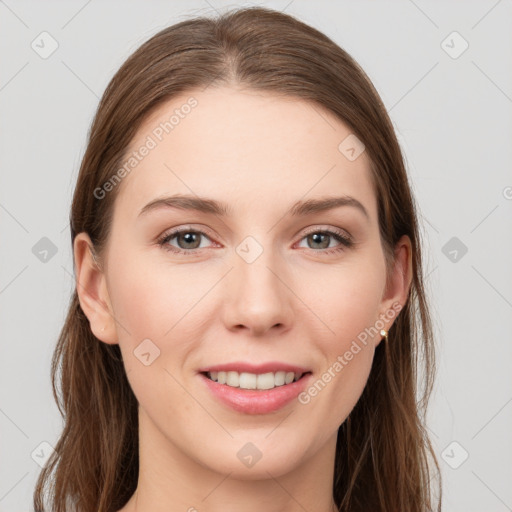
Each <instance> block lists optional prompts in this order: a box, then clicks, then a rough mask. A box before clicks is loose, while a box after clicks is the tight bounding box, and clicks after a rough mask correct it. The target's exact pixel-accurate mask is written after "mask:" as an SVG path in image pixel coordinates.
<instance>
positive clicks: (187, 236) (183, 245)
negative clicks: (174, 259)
mask: <svg viewBox="0 0 512 512" xmlns="http://www.w3.org/2000/svg"><path fill="white" fill-rule="evenodd" d="M202 237H205V238H207V239H208V240H209V239H210V238H209V237H208V235H207V234H206V233H204V232H203V231H198V230H195V229H189V228H185V229H177V230H174V231H172V232H170V233H165V234H164V235H163V236H162V237H161V238H160V239H159V240H158V244H159V245H160V246H161V247H162V248H163V249H165V250H167V251H171V252H174V253H180V254H191V253H192V254H194V253H195V250H196V249H203V248H204V246H203V247H201V238H202ZM173 239H176V242H177V244H178V247H175V246H174V245H172V244H170V242H171V240H173Z"/></svg>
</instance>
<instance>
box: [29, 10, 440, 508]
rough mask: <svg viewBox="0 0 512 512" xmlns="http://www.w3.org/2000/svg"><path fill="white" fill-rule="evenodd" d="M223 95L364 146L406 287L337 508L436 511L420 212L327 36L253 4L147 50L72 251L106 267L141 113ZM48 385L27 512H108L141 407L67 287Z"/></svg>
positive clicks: (188, 24)
mask: <svg viewBox="0 0 512 512" xmlns="http://www.w3.org/2000/svg"><path fill="white" fill-rule="evenodd" d="M223 86H227V87H246V88H247V89H251V90H256V91H262V92H268V93H269V94H276V95H283V96H286V97H290V98H292V99H297V100H299V101H300V100H302V101H308V102H312V104H313V105H315V106H317V107H320V108H323V109H326V110H327V111H329V112H331V113H333V114H334V115H335V116H336V117H337V118H339V119H340V120H341V121H342V122H344V123H345V124H346V125H347V126H348V127H349V128H350V130H351V131H352V132H353V133H354V134H355V135H356V136H357V137H358V138H359V139H360V140H361V141H362V142H363V143H364V145H365V151H366V153H367V155H368V157H369V161H370V173H371V180H372V184H373V187H374V190H375V195H376V198H377V204H378V221H379V232H380V237H381V243H382V247H383V250H384V254H385V260H386V269H387V272H388V276H389V275H390V274H389V272H390V271H391V268H392V264H393V261H394V259H393V258H394V248H395V245H396V243H397V242H398V240H399V239H400V237H401V236H402V235H408V237H409V238H410V240H411V245H412V282H411V287H410V290H409V295H408V298H407V302H406V304H405V305H403V308H402V309H401V311H400V313H399V315H398V317H397V318H396V320H395V322H394V323H393V325H392V327H391V328H390V330H389V341H388V342H387V343H384V342H383V343H380V344H379V345H378V346H377V348H376V350H375V354H374V360H373V365H372V368H371V372H370V375H369V378H368V381H367V383H366V386H365V388H364V391H363V393H362V395H361V397H360V399H359V400H358V402H357V403H356V405H355V407H354V408H353V410H352V411H351V413H350V415H349V416H348V418H347V419H346V421H344V422H343V424H342V425H341V426H340V427H339V429H338V436H337V445H336V455H335V467H334V482H333V500H334V502H335V504H336V505H337V506H338V508H339V510H340V511H343V512H346V511H350V512H363V511H364V512H367V511H368V510H371V511H373V512H377V511H381V512H397V511H404V512H405V511H407V512H426V511H431V510H434V507H435V505H434V501H435V500H433V499H432V493H433V489H432V487H433V486H432V485H431V480H432V478H431V474H432V471H433V469H434V472H435V474H436V476H438V478H439V496H438V498H439V503H438V508H437V510H438V511H440V510H441V480H440V478H441V475H440V469H439V464H438V461H437V459H436V456H435V453H434V450H433V448H432V444H431V442H430V440H429V436H428V433H427V429H426V419H425V416H426V409H427V404H428V401H429V398H430V394H431V392H432V387H433V383H434V374H435V371H436V368H435V346H434V338H433V329H432V320H431V314H430V312H429V307H428V301H427V297H426V291H425V285H424V282H423V274H422V257H421V247H420V238H419V230H418V219H417V213H416V212H417V207H416V205H415V201H414V198H413V195H412V192H411V187H410V185H409V181H408V177H407V172H406V169H405V164H404V159H403V156H402V153H401V150H400V146H399V144H398V141H397V138H396V135H395V132H394V129H393V125H392V123H391V121H390V118H389V116H388V113H387V111H386V109H385V107H384V105H383V103H382V101H381V99H380V97H379V95H378V93H377V91H376V89H375V88H374V86H373V84H372V82H371V81H370V79H369V78H368V76H367V75H366V74H365V72H364V71H363V70H362V69H361V68H360V66H359V65H358V64H357V63H356V62H355V60H354V59H353V58H352V57H351V56H350V55H349V54H347V53H346V52H345V51H344V50H343V49H342V48H340V47H339V46H338V45H337V44H336V43H334V42H333V41H332V40H331V39H330V38H328V37H327V36H326V35H324V34H322V33H321V32H320V31H318V30H316V29H315V28H312V27H311V26H309V25H307V24H305V23H303V22H301V21H300V20H298V19H296V18H295V17H293V16H291V15H286V14H283V13H281V12H277V11H274V10H271V9H267V8H261V7H249V8H241V9H235V10H231V11H228V12H226V13H224V14H222V15H219V16H217V17H215V18H209V17H196V18H192V19H187V20H185V21H182V22H179V23H177V24H175V25H173V26H170V27H167V28H165V29H163V30H161V31H160V32H158V33H157V34H156V35H154V36H153V37H151V38H150V39H149V40H148V41H146V42H145V43H144V44H142V45H141V46H140V47H139V48H138V49H137V50H136V51H135V52H134V53H133V54H132V55H130V56H129V58H128V59H127V60H126V61H125V62H124V63H123V65H122V66H121V68H120V69H119V70H118V71H117V73H116V74H115V75H114V77H113V78H112V80H111V81H110V83H109V84H108V86H107V88H106V90H105V92H104V94H103V97H102V98H101V100H100V103H99V106H98V109H97V112H96V114H95V117H94V120H93V122H92V126H91V129H90V131H89V134H88V144H87V147H86V150H85V153H84V156H83V159H82V162H81V167H80V172H79V175H78V178H77V183H76V188H75V191H74V196H73V201H72V207H71V212H70V226H71V243H72V245H73V242H74V239H75V236H76V235H77V234H78V233H80V232H86V233H87V234H88V235H89V236H90V238H91V241H92V243H93V245H94V249H95V252H96V254H97V255H98V257H99V258H100V260H101V255H102V254H103V252H104V248H105V243H106V240H107V237H108V236H109V230H110V228H111V221H112V211H113V205H114V201H115V198H116V195H117V193H118V190H119V187H117V188H115V189H114V190H112V191H111V192H109V193H108V194H106V196H105V197H104V198H102V199H101V200H100V199H98V198H97V197H96V196H95V194H94V193H93V191H94V190H95V189H97V188H98V187H101V186H102V185H103V184H104V183H105V182H106V181H108V180H109V179H110V178H111V177H112V176H113V175H114V174H115V171H116V169H118V168H119V166H120V165H121V163H122V162H123V159H124V156H125V153H126V151H127V148H128V146H129V144H130V142H131V141H132V140H133V137H134V135H135V134H136V133H137V130H138V129H139V127H140V126H141V124H142V122H143V121H144V120H145V119H146V118H147V117H148V115H149V114H150V113H152V112H154V111H155V109H157V108H158V107H159V105H161V104H163V103H164V102H167V101H169V100H170V99H172V98H173V97H175V96H177V95H178V94H185V93H187V92H190V91H193V90H194V89H197V88H201V89H205V88H206V87H223ZM59 369H60V390H61V396H60V397H59V396H58V392H57V389H56V388H57V384H56V381H57V372H58V370H59ZM51 379H52V388H53V395H54V398H55V400H56V402H57V405H58V408H59V411H60V413H61V415H62V416H63V418H64V426H63V431H62V433H61V436H60V438H59V439H58V442H57V444H56V447H55V451H54V453H53V454H52V456H51V457H50V459H49V461H48V463H47V465H46V466H45V467H44V468H43V469H42V471H41V473H40V475H39V478H38V481H37V484H36V488H35V491H34V495H33V499H34V507H35V510H36V511H37V512H44V511H45V510H51V511H52V512H68V511H69V510H70V509H71V510H73V511H74V510H76V511H79V512H116V511H117V510H119V509H120V508H122V507H123V506H124V505H125V504H126V502H127V501H128V500H129V498H130V497H131V495H132V494H133V493H134V492H135V490H136V487H137V481H138V472H139V454H138V448H139V446H138V402H137V399H136V397H135V395H134V393H133V391H132V389H131V387H130V385H129V382H128V379H127V377H126V373H125V368H124V365H123V360H122V357H121V352H120V349H119V346H118V345H110V344H106V343H103V342H101V341H100V340H98V339H97V338H96V337H95V336H94V335H93V334H92V332H91V329H90V326H89V321H88V319H87V317H86V315H85V314H84V312H83V311H82V309H81V306H80V303H79V300H78V295H77V291H76V288H75V290H74V292H73V294H72V297H71V300H70V304H69V310H68V313H67V317H66V320H65V323H64V325H63V328H62V330H61V332H60V335H59V339H58V342H57V345H56V347H55V351H54V353H53V358H52V368H51ZM431 463H433V465H434V468H432V466H431ZM52 475H53V477H52ZM47 487H48V488H49V490H50V495H49V499H50V508H49V509H48V508H46V509H45V489H46V488H47ZM71 507H72V508H71Z"/></svg>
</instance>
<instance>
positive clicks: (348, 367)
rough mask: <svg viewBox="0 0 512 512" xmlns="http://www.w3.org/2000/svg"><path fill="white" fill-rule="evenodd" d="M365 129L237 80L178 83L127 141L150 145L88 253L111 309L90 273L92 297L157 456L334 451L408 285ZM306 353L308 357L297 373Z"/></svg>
mask: <svg viewBox="0 0 512 512" xmlns="http://www.w3.org/2000/svg"><path fill="white" fill-rule="evenodd" d="M191 96H192V97H194V98H195V100H196V101H197V104H195V106H193V107H192V108H182V107H183V105H184V104H186V103H187V99H188V98H190V97H191ZM176 109H178V111H179V112H181V115H178V118H179V121H178V122H176V119H177V118H176V116H175V119H174V122H175V124H173V126H172V128H171V129H169V125H167V130H168V133H167V132H166V131H165V130H164V129H163V128H162V124H161V123H163V126H166V125H165V124H164V123H165V122H168V121H169V119H170V118H171V116H172V115H173V114H176V112H175V111H176ZM184 112H188V113H186V114H185V113H184ZM159 127H160V129H158V128H159ZM350 134H351V131H350V129H349V128H348V127H347V126H346V125H345V124H344V123H342V122H341V121H340V120H338V119H337V118H335V117H334V116H333V115H331V114H330V113H329V112H327V111H325V110H322V109H321V108H320V107H319V106H313V105H312V104H309V103H307V102H305V101H302V100H297V99H295V98H285V97H279V96H276V95H270V94H266V93H261V92H254V91H252V92H249V91H240V90H235V89H227V88H221V89H213V88H210V89H207V90H206V91H204V92H201V91H192V92H190V93H187V94H186V95H183V96H180V97H176V98H173V99H172V100H171V101H169V102H168V103H166V104H164V105H163V106H161V107H160V108H159V109H158V110H157V111H156V112H154V113H153V114H152V115H151V117H150V118H148V119H147V120H146V121H145V123H144V124H143V125H142V127H141V128H140V129H139V131H138V133H137V136H136V137H135V139H134V140H133V141H132V144H131V146H130V149H129V152H132V151H138V150H139V149H140V148H141V147H142V146H146V147H149V148H150V149H149V150H148V151H139V156H140V154H141V153H146V154H145V156H143V157H141V158H140V161H139V160H138V161H137V164H136V165H135V166H134V167H133V169H132V170H131V171H130V172H129V173H127V175H126V176H125V177H124V178H123V180H122V182H121V183H120V184H118V185H116V186H118V187H119V190H118V191H117V192H118V196H117V198H116V202H115V206H114V216H113V222H112V226H111V232H110V238H109V240H108V245H107V246H106V248H105V252H104V254H103V257H104V266H103V268H102V273H101V274H100V275H99V279H96V280H95V279H92V277H91V276H92V275H93V274H92V273H91V274H87V273H86V272H87V271H86V270H85V265H84V266H82V267H81V268H82V269H84V270H83V274H82V276H81V279H82V278H83V280H84V287H83V288H84V290H91V289H92V288H93V287H94V286H97V288H96V292H94V293H92V292H91V296H95V298H96V300H98V301H100V300H102V299H103V300H104V303H105V308H106V309H108V310H109V312H110V314H106V313H105V312H104V311H103V310H102V308H100V307H97V306H92V305H91V304H92V302H91V301H89V299H88V298H86V297H85V295H86V292H85V291H84V292H83V293H82V296H81V303H82V305H83V308H84V309H87V310H88V316H89V319H90V321H91V328H92V329H93V331H94V333H95V335H96V336H97V337H98V338H99V339H101V340H102V341H104V342H105V343H119V345H120V348H121V351H122V355H123V360H124V364H125V367H126V371H127V375H128V379H129V382H130V385H131V386H132V389H133V391H134V393H135V395H136V397H137V399H138V402H139V406H140V411H139V413H140V418H141V420H140V428H141V429H145V430H146V431H147V432H149V431H151V432H152V433H153V434H152V435H153V436H154V438H158V440H159V441H158V442H159V448H160V450H161V451H160V455H159V456H163V457H165V455H161V454H162V453H169V454H172V456H173V457H174V458H176V457H178V458H181V460H182V461H188V463H193V464H199V465H200V466H201V467H202V468H207V469H209V470H213V471H221V472H224V473H227V472H231V473H233V474H235V475H237V476H239V477H240V478H247V479H252V478H262V477H267V476H268V473H267V472H270V473H271V474H272V475H274V476H277V475H281V474H284V473H286V472H289V471H292V470H293V469H294V468H297V467H299V466H300V465H301V463H305V462H306V461H309V460H312V459H313V458H314V457H316V456H317V455H318V454H320V453H325V450H326V448H328V450H327V452H328V453H329V454H330V455H329V457H331V456H333V450H334V447H335V440H336V433H337V429H338V427H339V426H340V425H341V423H343V421H344V420H345V419H346V417H347V415H348V414H349V413H350V411H351V410H352V408H353V407H354V405H355V404H356V402H357V400H358V399H359V397H360V395H361V393H362V391H363V388H364V386H365V384H366V381H367V378H368V375H369V372H370V369H371V365H372V360H373V356H374V351H375V347H376V345H377V344H378V343H379V342H380V341H381V339H382V335H379V330H380V329H382V328H384V329H389V327H390V326H391V324H392V323H393V316H395V315H396V308H395V309H393V304H396V303H397V301H398V302H399V303H401V304H403V303H404V302H405V298H406V293H407V290H406V289H407V286H406V284H405V283H404V282H403V281H401V280H400V278H399V277H397V276H400V275H403V274H402V273H401V272H400V271H397V272H396V275H395V278H394V280H393V281H392V282H391V283H386V267H385V261H384V253H383V249H382V245H381V240H380V237H379V228H378V218H377V203H376V197H375V192H374V190H373V187H372V183H371V180H370V171H369V165H370V163H369V159H368V157H367V154H366V152H363V153H361V155H360V156H359V157H358V158H356V159H355V160H354V159H353V158H352V159H348V158H347V157H346V156H345V155H346V153H343V152H342V151H340V150H339V149H338V147H339V145H340V143H341V142H342V141H343V140H344V139H345V138H346V137H347V136H349V135H350ZM148 137H149V138H148ZM150 139H151V140H152V141H153V142H150ZM159 139H161V140H159ZM106 193H112V192H108V191H107V192H106ZM176 196H187V197H188V198H192V199H193V200H194V201H196V204H195V206H197V204H198V203H197V200H198V199H199V198H202V199H205V198H206V199H208V200H211V201H210V202H208V203H207V204H206V206H204V205H203V208H202V209H201V208H199V209H189V207H190V206H194V202H193V201H191V200H188V201H187V200H185V199H184V200H180V201H178V200H177V199H176ZM165 198H167V199H165ZM169 198H174V202H173V201H172V200H170V199H169ZM334 198H344V199H345V201H344V202H343V201H339V202H338V203H337V205H335V206H334V207H332V208H328V209H325V208H323V209H322V208H315V207H313V206H314V204H315V203H314V202H315V201H322V200H325V199H334ZM347 198H352V199H351V200H348V201H347ZM157 200H163V201H160V202H155V201H157ZM213 201H215V204H216V205H217V208H216V209H214V208H213V207H212V205H213V204H214V203H213ZM217 203H218V204H217ZM333 204H334V202H331V206H333ZM148 205H150V206H148ZM301 205H302V207H301ZM308 205H309V207H308ZM324 206H325V204H324ZM223 210H225V211H223ZM85 239H86V237H84V238H83V239H82V242H83V241H84V240H85ZM79 244H80V238H78V239H77V241H76V242H75V248H76V254H80V251H79ZM401 254H402V252H400V254H399V255H398V259H400V258H401V259H402V260H403V261H404V262H405V264H406V263H407V259H408V253H407V249H405V252H403V258H402V256H401ZM77 258H79V256H77ZM77 261H78V263H79V265H82V263H83V261H87V260H86V259H85V257H84V260H83V261H82V262H80V261H79V259H78V260H77ZM79 265H77V266H79ZM93 283H96V284H93ZM98 283H99V284H98ZM93 310H94V311H93ZM390 311H392V313H389V312H390ZM375 326H376V327H375ZM101 328H104V330H103V331H102V330H101ZM372 328H373V331H372V330H371V329H372ZM365 329H366V331H365ZM375 332H376V334H375V335H373V336H372V335H370V334H374V333H375ZM364 333H366V336H365V334H364ZM368 333H370V334H368ZM363 340H364V341H363ZM350 354H351V356H350ZM229 364H232V365H233V366H232V367H227V366H226V365H229ZM244 365H245V366H244ZM251 365H252V366H251ZM260 365H261V366H260ZM265 365H267V366H265ZM218 366H220V367H221V368H220V369H219V368H217V369H216V371H218V372H219V373H217V378H218V379H219V378H220V380H221V381H222V379H223V377H222V374H221V373H220V372H221V371H222V367H224V368H225V369H226V371H227V370H229V371H231V372H232V371H235V370H236V368H239V373H241V374H244V373H246V374H249V375H246V376H243V375H242V380H243V383H244V386H246V385H247V386H249V387H251V386H253V385H256V384H257V383H258V382H259V383H260V385H261V386H262V387H269V386H275V387H274V388H273V389H267V390H258V389H256V390H244V389H240V388H234V387H231V386H229V385H228V384H229V383H230V382H231V384H233V385H235V386H236V384H237V383H238V384H240V382H237V381H236V380H237V374H226V378H227V379H228V384H221V383H219V382H213V381H212V380H210V379H209V378H208V376H206V375H205V374H204V373H203V372H206V371H207V370H209V369H210V368H211V367H218ZM294 370H296V373H298V374H302V373H305V375H304V376H303V377H302V378H300V379H299V380H297V381H296V382H292V383H290V384H282V379H283V378H286V373H290V372H293V371H294ZM214 371H215V370H214ZM274 372H279V374H278V375H277V381H275V380H274V377H273V375H271V376H268V375H266V376H265V377H261V378H260V377H258V375H260V374H268V373H274ZM282 372H284V375H283V373H282ZM210 376H213V377H214V376H215V373H214V374H213V375H210ZM298 376H300V375H297V377H298ZM293 378H295V375H293ZM230 379H234V380H230ZM269 379H270V380H269ZM269 382H270V384H269ZM276 384H278V385H276ZM248 443H252V444H248ZM260 455H261V459H260V460H258V461H257V463H255V464H254V465H252V466H251V463H250V462H247V463H246V461H249V460H250V457H251V456H252V457H253V458H254V457H256V458H258V457H259V456H260ZM184 463H186V462H184Z"/></svg>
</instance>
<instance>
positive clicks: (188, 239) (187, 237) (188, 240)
mask: <svg viewBox="0 0 512 512" xmlns="http://www.w3.org/2000/svg"><path fill="white" fill-rule="evenodd" d="M182 236H183V238H184V239H185V243H186V244H190V243H194V241H195V242H196V246H197V240H198V239H199V237H198V236H197V233H191V232H188V233H185V234H183V235H182ZM194 239H196V240H194ZM196 246H194V247H192V249H196ZM187 248H188V249H190V247H187Z"/></svg>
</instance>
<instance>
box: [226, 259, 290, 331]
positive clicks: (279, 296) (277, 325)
mask: <svg viewBox="0 0 512 512" xmlns="http://www.w3.org/2000/svg"><path fill="white" fill-rule="evenodd" d="M266 252H267V251H264V252H263V254H262V255H260V257H259V258H258V259H257V260H256V261H253V262H252V263H248V262H246V261H244V260H243V259H242V258H238V256H237V255H235V256H236V258H238V260H237V259H235V260H234V261H235V264H234V268H233V269H232V270H231V272H229V274H228V275H227V276H226V280H227V281H226V290H225V293H226V297H227V300H226V301H225V302H224V306H223V321H224V324H225V326H226V328H227V329H228V330H230V331H240V330H246V331H247V334H248V335H251V336H264V335H267V334H270V332H271V331H275V332H276V333H278V332H279V333H282V332H284V331H286V330H288V329H290V328H291V325H292V318H293V309H292V303H291V301H292V297H293V293H292V291H291V290H290V287H289V285H287V279H286V276H285V272H284V270H283V269H282V268H280V267H278V266H277V265H276V262H275V258H272V257H271V256H270V255H269V256H268V257H267V255H266Z"/></svg>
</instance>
